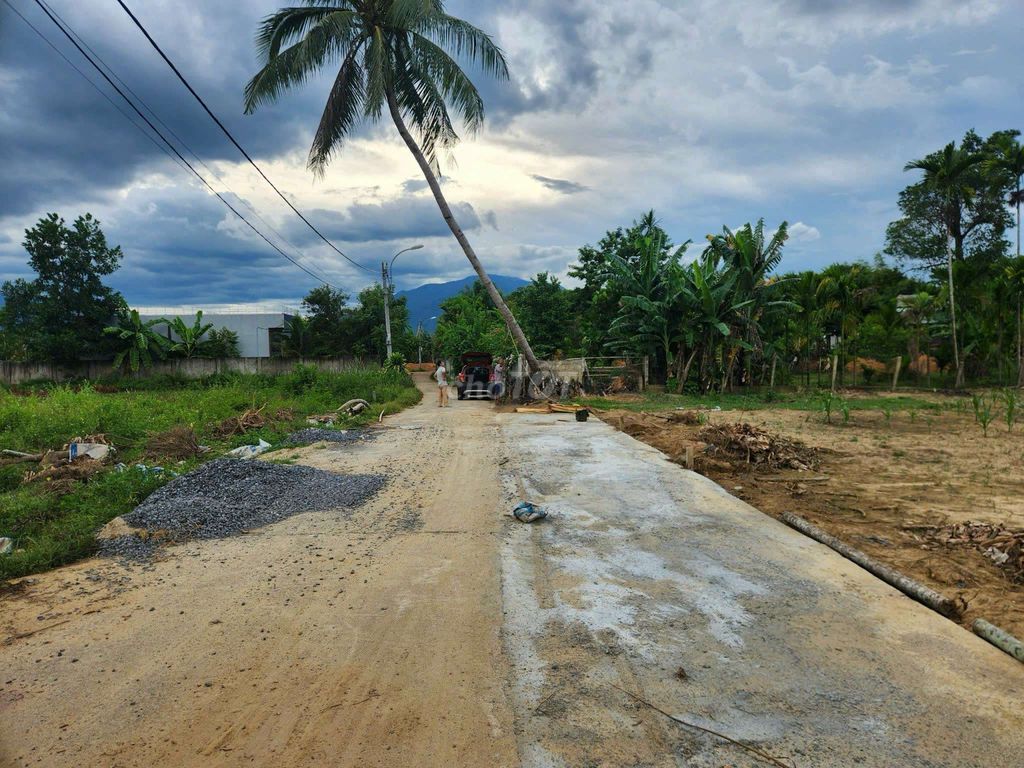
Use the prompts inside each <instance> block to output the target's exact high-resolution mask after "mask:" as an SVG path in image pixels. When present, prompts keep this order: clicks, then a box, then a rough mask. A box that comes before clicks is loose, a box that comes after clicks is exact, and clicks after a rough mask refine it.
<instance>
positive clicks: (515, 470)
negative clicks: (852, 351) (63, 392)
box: [0, 377, 1024, 768]
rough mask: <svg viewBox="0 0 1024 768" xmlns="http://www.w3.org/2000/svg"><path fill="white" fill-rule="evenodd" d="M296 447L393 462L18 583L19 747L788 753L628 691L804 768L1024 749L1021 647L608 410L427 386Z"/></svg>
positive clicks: (146, 759)
mask: <svg viewBox="0 0 1024 768" xmlns="http://www.w3.org/2000/svg"><path fill="white" fill-rule="evenodd" d="M421 384H422V386H423V387H424V389H425V391H427V392H428V393H430V394H432V392H431V388H430V385H429V382H428V381H427V380H426V379H425V377H424V380H423V381H422V383H421ZM278 456H280V457H281V458H288V457H295V459H296V460H297V461H299V462H302V463H306V464H310V465H312V466H317V467H321V468H324V469H331V470H336V471H343V472H382V473H386V474H387V475H388V476H389V482H388V484H387V486H386V487H385V489H384V490H383V491H382V492H381V493H380V494H379V495H378V496H377V497H376V498H375V499H374V500H373V501H371V502H370V503H368V504H366V505H365V506H363V507H361V508H359V509H356V510H354V511H352V510H338V511H336V512H332V513H310V514H304V515H298V516H296V517H293V518H291V519H289V520H286V521H284V522H281V523H279V524H277V525H274V526H270V527H267V528H264V529H261V530H258V531H253V532H252V533H250V534H247V535H242V536H238V537H234V538H231V539H226V540H221V541H208V542H201V543H197V544H191V545H186V546H179V547H175V548H173V549H170V550H168V551H167V553H166V557H165V558H164V559H162V560H159V561H157V562H155V563H153V564H152V565H150V566H146V567H132V568H124V567H122V566H119V565H117V564H114V563H111V562H109V561H100V560H91V561H86V562H83V563H80V564H77V565H74V566H71V567H67V568H62V569H59V570H56V571H53V572H50V573H46V574H41V575H39V576H36V577H33V578H31V579H28V580H25V581H24V582H21V584H22V586H20V587H16V588H15V589H13V590H8V591H6V593H5V594H3V595H0V670H2V674H0V766H3V768H7V766H19V767H21V766H34V765H39V766H109V767H111V768H113V767H114V766H124V767H125V768H127V767H129V766H144V765H145V766H159V767H161V768H162V767H163V766H168V767H170V766H235V765H274V766H284V767H285V768H289V767H290V766H300V765H301V766H321V765H324V766H353V767H355V766H417V767H420V766H427V767H430V766H445V767H446V768H448V767H451V766H470V767H471V768H476V767H477V766H480V767H481V768H484V767H486V768H490V767H492V766H495V767H500V766H520V765H521V766H526V767H528V768H542V767H544V768H577V767H578V768H597V767H607V768H613V767H619V766H646V767H648V768H650V767H652V766H695V767H697V768H701V767H706V768H712V767H713V768H722V767H723V766H732V768H740V767H741V766H753V765H763V764H764V763H763V762H758V761H757V759H756V758H754V757H753V756H751V755H750V754H749V753H747V752H745V751H743V750H742V749H740V748H739V747H736V746H734V745H730V744H728V743H726V742H723V741H722V740H721V739H718V738H716V737H713V736H711V735H708V734H706V733H702V732H700V731H696V730H694V729H692V728H687V727H682V726H679V725H677V724H675V723H673V722H672V721H670V720H668V719H667V718H666V717H665V716H664V715H661V714H659V713H657V712H655V711H653V710H652V709H650V708H648V707H647V706H646V705H642V704H639V703H638V702H637V701H635V700H634V699H631V698H630V697H629V695H628V694H627V693H625V692H624V691H629V692H632V693H634V694H636V695H639V696H642V697H644V698H646V699H647V700H649V701H650V702H652V703H656V704H657V705H658V706H660V707H661V708H663V709H664V710H665V711H666V712H669V713H671V714H673V715H675V716H677V717H680V718H684V719H687V720H689V721H690V722H693V723H695V724H698V725H703V726H704V727H706V728H710V729H713V730H720V731H721V732H723V733H725V734H727V735H730V736H731V737H733V738H736V739H740V740H744V741H745V742H747V743H749V744H751V745H753V746H756V747H758V748H762V749H765V750H767V751H769V752H771V753H772V754H779V755H783V756H786V757H788V758H791V759H792V764H793V765H794V766H799V767H801V768H811V767H812V766H814V767H817V766H848V765H865V766H879V767H881V766H886V767H889V766H906V767H907V768H910V766H914V768H918V767H919V766H924V767H926V768H937V767H938V766H950V767H952V766H975V765H978V766H980V765H992V764H995V765H1010V764H1014V760H1016V759H1017V757H1018V756H1019V755H1020V754H1021V750H1024V727H1022V726H1024V717H1022V715H1021V713H1020V706H1019V703H1020V701H1021V699H1022V698H1024V670H1022V668H1021V665H1020V664H1019V663H1018V662H1016V661H1014V660H1012V659H1010V658H1009V657H1008V656H1006V655H1005V654H1002V653H1001V652H999V651H997V650H995V649H994V648H992V647H991V646H989V645H988V644H986V643H984V642H983V641H981V640H979V639H978V638H975V637H974V636H972V635H971V634H969V633H967V632H965V631H964V630H963V629H961V628H960V627H958V626H956V625H955V624H953V623H951V622H948V621H946V620H944V619H941V618H940V617H938V616H937V615H935V614H933V613H931V612H929V611H928V610H926V609H924V608H922V607H920V606H918V605H917V604H916V603H913V602H912V601H910V600H908V599H907V598H905V597H904V596H902V595H901V594H900V593H898V592H895V591H894V590H891V589H889V588H888V587H886V586H885V585H883V584H882V583H881V582H878V581H877V580H876V579H874V578H873V577H871V576H869V575H868V574H866V573H865V572H864V571H862V570H860V569H859V568H857V567H856V566H853V565H852V564H850V563H848V562H847V561H845V560H843V559H842V558H840V557H838V556H837V555H835V554H834V553H832V552H831V551H830V550H827V549H826V548H824V547H821V546H819V545H817V544H815V543H813V542H810V541H809V540H807V539H805V538H803V537H802V536H800V535H798V534H796V533H795V532H793V531H791V530H789V529H788V528H786V527H784V526H782V525H781V524H779V523H777V522H775V521H773V520H771V519H770V518H769V517H766V516H765V515H763V514H761V513H759V512H757V511H756V510H754V509H752V508H750V507H748V506H747V505H746V504H744V503H743V502H742V501H739V500H737V499H735V498H734V497H732V496H730V495H728V494H727V493H725V492H724V491H723V490H722V489H721V488H720V487H718V486H717V485H715V484H714V483H712V482H710V481H708V480H707V479H705V478H702V477H700V476H698V475H695V474H693V473H689V472H686V471H684V470H683V469H681V468H680V467H678V466H677V465H675V464H672V463H671V462H670V461H669V460H668V459H667V458H666V457H665V456H664V455H662V454H660V453H659V452H657V451H655V450H654V449H652V448H649V447H647V446H644V445H642V444H640V443H638V442H636V441H635V440H633V439H632V438H630V437H628V436H627V435H624V434H622V433H620V432H617V431H615V430H613V429H612V428H611V427H609V426H608V425H606V424H603V423H601V422H599V421H596V420H592V421H591V422H589V423H587V424H582V425H581V424H577V423H576V422H575V421H573V420H571V418H570V417H564V416H557V415H552V416H532V415H530V416H528V415H521V414H509V413H499V412H497V411H496V410H495V409H494V408H493V407H492V406H491V405H490V404H489V403H465V402H463V403H460V402H457V401H454V400H453V402H452V407H451V408H450V409H448V410H440V409H437V408H436V406H435V405H434V403H433V400H432V398H429V397H428V399H425V401H424V402H423V403H422V404H421V405H420V406H418V407H416V408H413V409H410V410H409V411H406V412H405V413H403V414H400V415H398V416H396V417H393V418H390V419H387V420H386V422H385V427H384V428H383V429H381V430H380V434H379V435H378V436H377V437H376V438H375V439H374V440H371V441H367V442H365V443H361V444H358V445H344V446H341V447H340V448H339V447H335V448H332V447H325V446H313V447H310V448H305V449H301V450H296V451H288V452H284V453H282V454H278ZM523 496H528V497H530V498H532V499H535V500H537V501H539V502H540V503H542V504H544V505H545V506H547V507H548V509H549V510H550V512H551V517H550V519H549V520H548V521H546V522H544V523H540V524H535V525H523V524H519V523H516V522H515V521H513V520H512V519H511V518H509V517H508V516H506V515H504V514H503V513H504V512H505V511H506V510H508V509H509V508H510V507H511V505H512V503H513V502H514V501H515V500H516V499H519V498H522V497H523Z"/></svg>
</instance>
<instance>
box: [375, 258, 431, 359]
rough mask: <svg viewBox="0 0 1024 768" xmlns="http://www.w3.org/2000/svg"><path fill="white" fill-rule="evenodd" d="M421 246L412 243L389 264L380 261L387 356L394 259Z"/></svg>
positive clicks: (393, 285) (389, 336)
mask: <svg viewBox="0 0 1024 768" xmlns="http://www.w3.org/2000/svg"><path fill="white" fill-rule="evenodd" d="M422 247H423V246H422V245H413V246H410V247H409V248H403V249H402V250H400V251H399V252H398V253H396V254H395V255H394V256H392V257H391V264H390V265H389V264H388V263H387V262H386V261H382V262H381V263H380V276H381V283H382V286H383V288H384V333H385V338H386V339H387V345H388V357H391V289H392V288H394V287H395V284H394V283H393V282H392V281H391V274H392V272H393V270H394V267H395V259H397V258H398V257H399V256H401V255H402V254H403V253H406V252H408V251H418V250H419V249H420V248H422Z"/></svg>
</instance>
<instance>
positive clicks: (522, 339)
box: [388, 91, 541, 373]
mask: <svg viewBox="0 0 1024 768" xmlns="http://www.w3.org/2000/svg"><path fill="white" fill-rule="evenodd" d="M388 109H389V110H390V111H391V119H392V120H393V121H394V122H395V127H396V128H398V132H399V134H401V136H402V139H403V140H404V141H405V145H406V146H407V147H408V148H409V151H410V152H412V156H413V157H415V158H416V162H417V163H418V164H419V166H420V170H421V171H422V172H423V177H424V178H425V179H426V180H427V184H428V185H429V186H430V191H431V192H433V193H434V200H436V201H437V207H438V208H440V209H441V215H442V216H443V217H444V220H445V223H446V224H447V225H448V228H449V229H450V230H451V231H452V234H453V235H455V239H456V240H457V241H458V242H459V245H460V246H462V251H463V253H465V254H466V258H467V259H469V263H470V264H472V265H473V269H474V271H475V272H476V274H477V277H478V278H480V282H481V283H483V286H484V288H485V289H486V291H487V295H488V296H490V297H491V301H492V302H493V303H494V306H495V307H496V308H497V310H498V313H499V314H500V315H501V317H502V319H503V320H504V321H505V325H506V326H508V330H509V333H511V334H512V338H513V339H514V340H515V342H516V346H518V347H519V349H521V350H522V352H523V354H524V355H525V356H526V362H527V363H529V365H530V371H531V372H534V373H536V372H538V371H540V370H541V365H540V362H538V360H537V358H536V356H535V355H534V354H533V348H532V347H531V346H530V342H529V341H527V339H526V334H524V333H523V329H522V328H520V327H519V323H518V322H516V318H515V316H514V315H513V314H512V311H511V310H510V309H509V308H508V305H507V304H506V303H505V300H504V299H502V298H501V294H500V293H499V292H498V289H497V288H496V287H495V285H494V283H493V281H492V280H491V278H490V277H489V276H488V274H487V272H486V271H485V270H484V267H483V264H481V263H480V259H478V258H477V255H476V251H474V250H473V246H472V245H470V243H469V240H468V239H467V238H466V234H465V232H463V231H462V227H460V226H459V222H458V221H456V220H455V215H454V214H453V213H452V209H451V207H450V206H449V205H448V201H447V200H446V199H445V196H444V193H443V192H442V191H441V185H440V184H439V183H438V181H437V176H435V175H434V171H433V169H432V168H431V167H430V163H428V162H427V158H426V157H424V155H423V151H422V150H421V149H420V147H419V144H417V143H416V139H414V138H413V136H412V134H411V133H409V129H408V128H407V127H406V125H405V120H403V119H402V112H401V109H400V108H399V106H398V101H397V100H396V99H395V96H394V94H393V93H392V92H391V91H388Z"/></svg>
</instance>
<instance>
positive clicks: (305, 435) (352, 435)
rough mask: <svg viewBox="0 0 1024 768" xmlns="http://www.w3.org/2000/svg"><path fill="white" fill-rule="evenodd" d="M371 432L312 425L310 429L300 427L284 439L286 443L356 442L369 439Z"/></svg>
mask: <svg viewBox="0 0 1024 768" xmlns="http://www.w3.org/2000/svg"><path fill="white" fill-rule="evenodd" d="M370 434H371V433H369V432H366V431H364V430H358V431H357V430H351V429H349V430H342V429H323V428H320V427H310V428H309V429H300V430H299V431H298V432H292V433H291V434H290V435H288V437H286V438H285V439H284V441H285V443H287V444H289V445H308V444H310V443H319V442H321V441H326V442H328V443H354V442H358V441H360V440H367V439H369V435H370Z"/></svg>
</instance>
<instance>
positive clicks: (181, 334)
mask: <svg viewBox="0 0 1024 768" xmlns="http://www.w3.org/2000/svg"><path fill="white" fill-rule="evenodd" d="M169 327H170V329H171V331H173V332H174V335H175V336H177V337H178V340H177V341H175V342H173V343H172V344H171V352H174V353H176V354H179V355H181V356H182V357H185V358H191V357H195V356H196V355H197V354H199V352H200V351H202V347H203V345H204V344H205V342H204V341H203V337H204V336H206V334H207V333H208V332H209V331H210V329H211V328H213V323H206V324H204V323H203V311H202V310H199V311H198V312H196V316H195V318H194V319H193V320H192V324H191V325H189V324H188V323H186V322H185V321H184V320H182V319H181V318H180V317H176V318H174V319H173V320H171V322H170V326H169Z"/></svg>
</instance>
